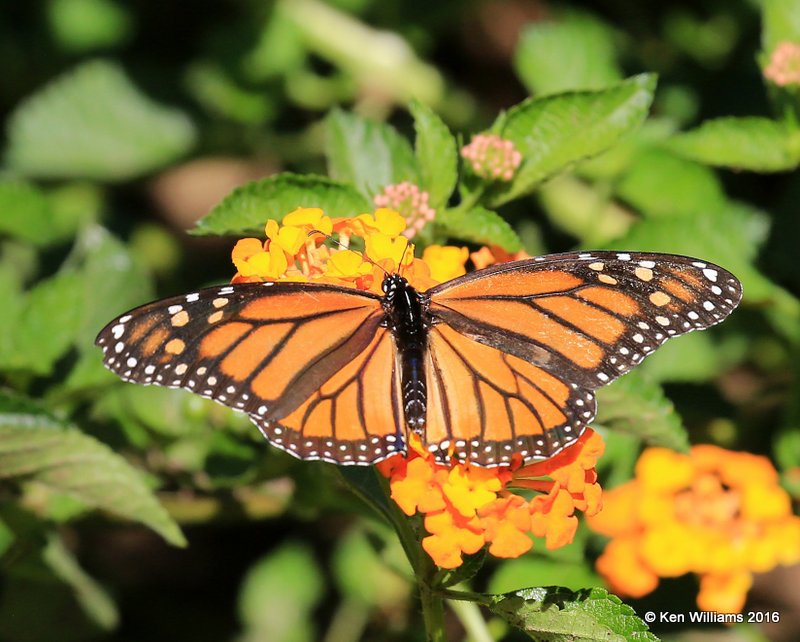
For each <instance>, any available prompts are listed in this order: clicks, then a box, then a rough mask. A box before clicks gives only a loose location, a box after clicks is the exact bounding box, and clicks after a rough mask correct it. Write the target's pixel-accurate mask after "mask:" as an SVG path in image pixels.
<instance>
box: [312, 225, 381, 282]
mask: <svg viewBox="0 0 800 642" xmlns="http://www.w3.org/2000/svg"><path fill="white" fill-rule="evenodd" d="M314 234H320V235H321V236H324V237H325V238H326V239H328V240H329V241H332V242H333V243H336V245H338V246H339V247H340V248H342V249H343V250H349V249H350V248H349V247H347V246H346V245H345V244H344V243H342V242H341V241H340V240H338V239H335V238H333V237H332V236H331V235H330V234H326V233H325V232H323V231H322V230H311V231H310V232H309V233H308V235H309V236H313V235H314ZM361 258H363V259H365V260H366V261H369V262H370V263H372V265H374V266H375V267H378V268H380V269H381V270H383V271H384V273H386V275H387V276H388V275H389V272H387V271H386V268H385V267H383V266H382V265H380V264H378V263H375V261H373V260H372V259H371V258H369V257H368V256H367V255H366V253H364V252H362V253H361Z"/></svg>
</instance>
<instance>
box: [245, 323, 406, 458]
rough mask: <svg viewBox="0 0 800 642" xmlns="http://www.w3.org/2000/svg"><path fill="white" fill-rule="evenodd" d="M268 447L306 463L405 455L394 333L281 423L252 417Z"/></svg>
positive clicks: (377, 339)
mask: <svg viewBox="0 0 800 642" xmlns="http://www.w3.org/2000/svg"><path fill="white" fill-rule="evenodd" d="M251 418H252V420H253V422H254V423H255V424H256V425H257V426H258V428H259V430H261V432H262V434H263V435H264V436H265V437H266V438H267V439H268V440H269V441H270V443H272V444H274V445H276V446H278V447H279V448H282V449H284V450H286V451H288V452H290V453H292V454H295V455H300V454H302V458H303V459H312V460H322V461H329V462H333V463H340V464H372V463H375V462H378V461H381V460H382V459H385V458H386V457H389V456H391V455H393V454H395V453H396V452H405V450H406V442H405V428H404V418H403V410H402V401H401V399H400V382H399V372H398V369H397V367H396V364H395V354H394V345H393V340H392V336H391V334H390V332H389V331H388V330H387V329H386V328H380V329H379V330H378V332H377V333H376V334H375V336H374V338H373V340H372V341H371V342H370V344H369V345H368V346H367V347H366V348H365V349H364V350H362V351H361V352H360V353H359V354H358V355H356V356H355V357H354V358H353V360H352V361H350V362H349V363H348V364H347V365H345V366H344V367H343V368H342V369H341V370H339V371H337V372H336V373H334V374H333V375H332V376H331V377H330V378H329V379H328V380H327V381H326V382H325V383H324V384H322V386H321V387H320V388H319V389H318V390H317V391H316V392H314V393H313V394H312V395H311V396H309V397H308V399H306V400H305V401H304V402H303V403H302V404H301V405H300V406H299V407H298V408H297V409H296V410H294V411H293V412H292V413H291V414H290V415H288V416H286V417H284V418H282V419H281V420H280V421H274V420H269V419H265V418H264V417H262V416H259V415H252V416H251Z"/></svg>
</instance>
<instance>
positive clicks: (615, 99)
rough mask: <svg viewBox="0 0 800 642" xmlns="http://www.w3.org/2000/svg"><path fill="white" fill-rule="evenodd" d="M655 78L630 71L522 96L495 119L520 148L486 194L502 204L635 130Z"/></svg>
mask: <svg viewBox="0 0 800 642" xmlns="http://www.w3.org/2000/svg"><path fill="white" fill-rule="evenodd" d="M655 84H656V78H655V76H654V75H652V74H642V75H640V76H634V77H633V78H630V79H628V80H626V81H624V82H621V83H619V84H617V85H614V86H612V87H609V88H608V89H603V90H598V91H576V92H567V93H563V94H555V95H552V96H546V97H544V98H534V99H530V100H526V101H524V102H522V103H520V104H519V105H517V106H516V107H513V108H512V109H510V110H509V112H508V113H507V114H505V115H503V116H501V118H500V119H499V120H498V122H497V123H496V125H495V126H494V127H493V129H494V130H495V132H496V133H498V134H499V135H500V136H502V137H503V138H506V139H509V140H511V141H512V142H513V143H514V145H515V146H516V147H517V149H518V150H519V151H520V152H521V153H522V164H521V165H520V167H519V169H518V170H517V174H516V175H515V176H514V179H513V180H512V181H511V182H510V183H505V184H503V185H502V186H497V187H495V189H494V190H493V191H492V192H491V193H490V194H489V202H490V203H491V204H492V205H500V204H502V203H505V202H507V201H510V200H512V199H514V198H517V197H519V196H522V195H523V194H527V193H529V192H531V191H532V190H533V189H534V188H535V187H536V186H537V185H538V184H539V183H541V182H542V181H544V180H546V179H547V178H549V177H551V176H553V175H555V174H557V173H559V172H561V171H564V170H565V169H567V168H569V167H570V166H572V165H574V164H575V163H577V162H578V161H580V160H582V159H584V158H589V157H591V156H595V155H597V154H599V153H601V152H603V151H605V150H606V149H608V148H609V147H611V146H612V145H614V144H615V143H616V142H617V141H618V140H619V139H620V138H621V137H623V136H624V135H626V134H628V133H630V132H632V131H633V130H634V129H636V128H637V127H638V126H639V125H640V124H641V123H642V121H644V119H645V117H646V116H647V112H648V110H649V108H650V103H651V102H652V100H653V92H654V91H655Z"/></svg>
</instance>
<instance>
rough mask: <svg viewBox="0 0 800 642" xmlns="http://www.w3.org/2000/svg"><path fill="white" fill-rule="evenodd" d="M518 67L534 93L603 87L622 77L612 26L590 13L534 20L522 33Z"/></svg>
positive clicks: (521, 76) (541, 93)
mask: <svg viewBox="0 0 800 642" xmlns="http://www.w3.org/2000/svg"><path fill="white" fill-rule="evenodd" d="M514 69H515V70H516V72H517V75H518V76H519V77H520V79H521V80H522V82H523V84H524V85H525V86H526V87H527V88H528V90H529V91H530V92H531V93H536V94H539V95H543V94H553V93H556V92H561V91H567V90H571V89H600V88H602V87H606V86H608V85H610V84H612V83H614V82H617V81H619V80H622V72H621V71H620V68H619V65H618V64H617V60H616V46H615V43H614V34H613V31H612V30H611V28H610V27H609V26H608V25H606V24H605V23H603V22H602V21H600V20H599V19H598V18H596V17H594V16H592V15H591V14H589V13H583V12H577V11H575V12H568V13H567V14H566V15H564V16H562V17H561V19H560V20H559V21H558V22H545V21H541V22H534V23H532V24H530V25H529V26H527V27H526V28H525V29H524V30H523V31H522V34H521V35H520V39H519V44H518V45H517V50H516V52H515V54H514Z"/></svg>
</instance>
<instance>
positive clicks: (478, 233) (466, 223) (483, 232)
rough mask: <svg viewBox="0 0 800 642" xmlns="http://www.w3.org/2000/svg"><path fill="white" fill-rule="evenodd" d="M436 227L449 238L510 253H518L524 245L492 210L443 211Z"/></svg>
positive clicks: (504, 221) (437, 219) (474, 208)
mask: <svg viewBox="0 0 800 642" xmlns="http://www.w3.org/2000/svg"><path fill="white" fill-rule="evenodd" d="M435 223H436V227H437V228H439V229H441V230H443V231H444V232H445V233H446V234H447V236H448V237H451V238H454V239H459V240H461V241H469V242H471V243H477V244H479V245H499V246H500V247H502V248H503V249H504V250H506V251H508V252H516V251H518V250H519V249H520V248H521V247H522V243H521V241H520V240H519V237H518V236H517V233H516V232H515V231H514V228H512V227H511V226H510V225H509V224H508V223H507V222H506V220H505V219H504V218H503V217H502V216H500V215H499V214H497V213H496V212H492V211H491V210H487V209H485V208H483V207H473V208H472V209H471V210H470V211H469V212H464V211H463V210H460V209H458V208H454V209H449V210H443V211H441V212H440V213H439V214H438V215H437V216H436V219H435Z"/></svg>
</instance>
